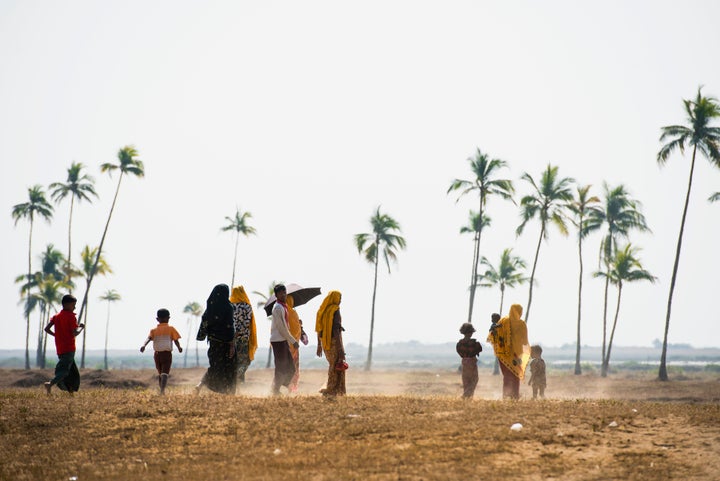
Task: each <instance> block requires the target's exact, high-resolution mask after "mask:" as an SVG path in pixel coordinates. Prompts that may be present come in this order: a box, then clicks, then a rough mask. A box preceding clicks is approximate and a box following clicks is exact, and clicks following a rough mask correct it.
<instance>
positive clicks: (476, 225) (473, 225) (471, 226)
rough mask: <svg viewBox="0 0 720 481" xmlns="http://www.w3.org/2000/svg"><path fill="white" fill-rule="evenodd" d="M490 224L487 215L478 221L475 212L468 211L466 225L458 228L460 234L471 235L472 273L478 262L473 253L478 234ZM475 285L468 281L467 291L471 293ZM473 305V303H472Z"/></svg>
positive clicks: (478, 238)
mask: <svg viewBox="0 0 720 481" xmlns="http://www.w3.org/2000/svg"><path fill="white" fill-rule="evenodd" d="M490 223H491V219H490V217H488V216H487V215H483V218H482V221H480V214H478V213H477V212H475V211H474V210H472V209H471V210H470V217H469V219H468V225H466V226H463V227H461V228H460V233H461V234H472V235H473V261H472V265H473V269H472V272H473V273H474V272H475V271H476V270H477V269H476V267H475V266H476V265H477V263H478V260H477V259H476V258H475V256H476V255H477V254H478V253H477V252H475V246H477V245H478V241H479V240H480V232H481V231H482V229H484V228H485V227H489V226H490ZM476 288H477V284H476V282H475V280H474V279H472V278H471V279H470V286H469V287H468V291H471V290H472V289H476ZM473 304H474V301H473Z"/></svg>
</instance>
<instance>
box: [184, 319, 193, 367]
mask: <svg viewBox="0 0 720 481" xmlns="http://www.w3.org/2000/svg"><path fill="white" fill-rule="evenodd" d="M187 326H188V327H187V333H188V334H187V341H186V342H185V355H184V356H183V368H186V367H187V358H188V351H189V350H190V335H191V334H192V317H188V321H187Z"/></svg>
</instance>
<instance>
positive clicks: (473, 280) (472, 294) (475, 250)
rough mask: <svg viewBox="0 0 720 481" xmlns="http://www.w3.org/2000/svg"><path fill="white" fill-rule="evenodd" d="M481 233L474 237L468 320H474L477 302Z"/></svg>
mask: <svg viewBox="0 0 720 481" xmlns="http://www.w3.org/2000/svg"><path fill="white" fill-rule="evenodd" d="M478 235H479V233H478V232H476V233H475V236H474V237H473V260H472V272H471V275H470V293H469V298H468V322H472V312H473V304H474V302H475V285H476V282H477V280H476V279H477V265H478V251H479V249H478V244H479V239H478Z"/></svg>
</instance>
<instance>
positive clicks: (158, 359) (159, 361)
mask: <svg viewBox="0 0 720 481" xmlns="http://www.w3.org/2000/svg"><path fill="white" fill-rule="evenodd" d="M157 321H158V325H157V327H156V328H155V329H151V330H150V334H148V338H147V339H146V340H145V344H143V345H142V346H141V347H140V352H145V346H147V345H148V343H149V342H150V341H152V342H153V349H155V368H156V369H157V371H158V382H159V383H160V395H164V394H165V386H167V380H168V376H169V375H170V367H171V366H172V343H173V342H174V343H175V345H176V346H177V348H178V352H182V347H180V342H179V339H180V334H178V332H177V331H176V330H175V328H174V327H172V326H171V325H170V324H169V322H170V311H168V310H167V309H158V311H157Z"/></svg>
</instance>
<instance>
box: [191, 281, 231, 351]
mask: <svg viewBox="0 0 720 481" xmlns="http://www.w3.org/2000/svg"><path fill="white" fill-rule="evenodd" d="M205 336H207V337H209V338H210V339H211V340H214V341H223V342H228V341H232V340H233V337H234V336H235V327H234V325H233V309H232V305H231V304H230V288H229V287H228V286H227V284H218V285H217V286H215V287H214V288H213V290H212V292H211V293H210V297H208V299H207V304H206V308H205V312H204V313H203V315H202V323H201V324H200V330H199V331H198V335H197V338H198V340H201V341H202V340H203V339H205Z"/></svg>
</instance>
